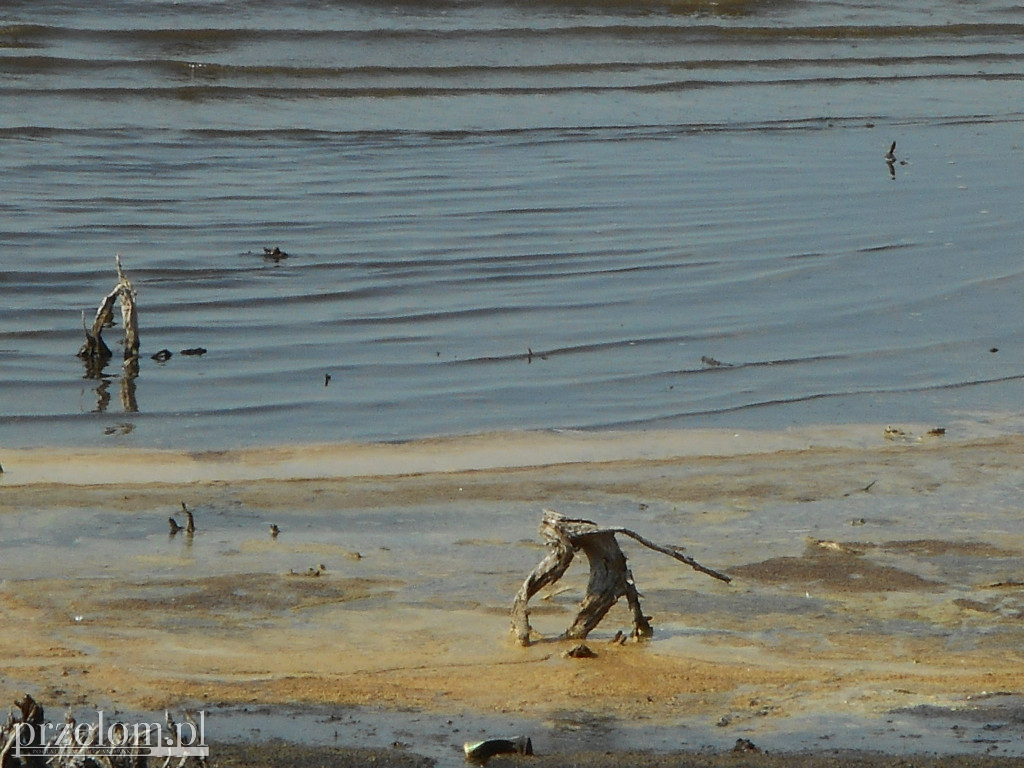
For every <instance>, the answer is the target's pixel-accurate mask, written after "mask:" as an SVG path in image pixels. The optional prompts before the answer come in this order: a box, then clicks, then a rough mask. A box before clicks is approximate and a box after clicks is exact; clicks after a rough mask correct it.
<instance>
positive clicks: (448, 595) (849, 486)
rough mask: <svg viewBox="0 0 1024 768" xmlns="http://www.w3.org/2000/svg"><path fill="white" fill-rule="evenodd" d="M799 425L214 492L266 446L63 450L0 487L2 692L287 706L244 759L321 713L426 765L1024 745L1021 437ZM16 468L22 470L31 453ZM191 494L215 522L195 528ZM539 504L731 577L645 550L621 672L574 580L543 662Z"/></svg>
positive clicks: (247, 733)
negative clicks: (825, 433)
mask: <svg viewBox="0 0 1024 768" xmlns="http://www.w3.org/2000/svg"><path fill="white" fill-rule="evenodd" d="M787 440H788V442H786V443H785V444H782V443H780V444H778V445H775V446H773V445H772V444H771V440H770V439H768V438H765V437H764V436H761V437H760V438H759V441H758V442H757V444H756V445H753V444H752V446H751V448H750V450H749V451H748V452H744V451H743V450H736V449H735V447H734V448H733V449H732V450H731V452H729V453H728V454H727V455H725V454H723V455H716V454H715V452H714V451H704V452H701V451H700V450H699V449H696V448H694V446H693V445H692V444H691V445H688V446H687V450H686V451H684V452H682V453H683V454H685V455H679V456H659V457H657V458H637V457H635V456H629V457H628V458H622V459H618V460H616V459H614V458H608V459H607V460H603V461H586V460H577V461H573V462H569V463H554V464H544V465H539V466H502V467H497V468H496V467H494V466H491V467H489V468H478V469H472V468H469V469H466V468H463V469H460V470H453V471H444V472H442V471H429V472H420V473H414V474H401V473H387V472H383V473H382V474H378V475H364V474H359V473H352V472H345V471H338V472H336V473H334V475H333V476H331V475H330V473H329V472H326V470H325V468H329V466H330V457H329V452H327V453H325V451H324V449H322V448H318V449H317V450H316V452H315V457H316V462H317V467H318V476H317V477H291V478H289V477H287V476H283V475H286V474H287V473H285V472H284V471H283V470H281V468H280V467H278V468H277V469H275V470H274V472H272V473H270V474H271V475H272V476H271V477H260V476H259V475H260V474H261V473H260V472H258V471H254V470H253V468H252V467H249V468H248V469H245V468H244V467H243V469H244V470H245V471H244V472H243V473H242V474H245V476H244V477H239V476H238V473H237V471H236V470H235V469H233V470H231V472H228V473H227V474H226V475H225V477H224V478H223V479H218V478H217V472H216V469H217V467H218V466H225V467H232V466H234V465H235V464H237V463H238V462H239V461H243V459H241V458H240V457H233V456H230V455H224V456H219V457H217V458H216V460H214V461H213V462H212V464H209V465H207V466H205V467H204V472H205V473H206V475H205V479H203V480H201V481H195V482H189V481H186V480H183V479H181V478H166V477H165V478H164V479H163V480H159V479H157V480H154V479H152V478H160V477H161V473H162V472H163V471H164V469H163V468H162V466H161V461H160V458H159V456H156V457H154V456H150V457H148V458H146V461H150V462H151V465H147V464H146V463H145V462H144V461H142V459H139V461H140V462H142V463H138V464H132V465H130V466H131V468H132V474H131V476H130V478H131V479H129V480H128V481H125V482H114V481H107V482H94V483H91V484H81V483H78V482H69V481H68V480H67V478H64V480H62V479H61V472H62V470H61V468H60V466H59V464H60V459H59V457H58V458H57V459H55V460H54V462H55V466H54V471H53V472H52V474H51V477H52V478H53V479H52V480H49V481H46V480H45V479H44V478H45V476H46V474H47V473H46V472H45V471H42V470H40V467H39V466H37V467H36V470H34V471H37V470H38V474H39V476H40V479H38V480H34V481H32V482H24V483H20V484H19V483H17V482H8V481H7V480H6V479H5V480H4V481H3V484H2V487H0V490H2V493H0V523H2V524H3V526H4V530H5V538H4V541H3V543H2V544H0V550H2V551H0V558H2V562H3V563H4V567H3V573H2V579H3V580H2V582H0V612H2V619H3V620H2V621H0V647H3V648H5V649H14V650H13V651H8V652H7V653H5V654H4V656H3V659H2V661H0V689H2V691H4V692H5V694H4V695H6V696H8V698H13V697H15V696H17V695H19V694H20V693H21V692H23V691H28V692H30V693H31V694H32V695H33V696H34V697H35V698H37V699H38V700H40V701H41V702H44V703H46V704H47V706H48V708H52V711H53V712H58V711H62V710H63V708H69V709H73V710H77V711H82V710H86V711H87V710H95V709H98V708H106V709H108V710H112V709H118V710H122V711H139V712H153V711H156V712H161V711H162V710H163V709H164V708H166V707H170V708H179V707H181V706H188V707H190V708H192V709H211V710H217V711H221V712H229V711H230V712H235V713H238V712H240V711H241V709H243V708H246V707H248V708H262V709H260V711H261V712H262V713H263V714H261V715H260V716H259V717H260V718H262V720H260V719H259V718H257V720H254V721H252V722H253V723H254V724H253V725H252V726H251V727H250V728H248V730H242V731H237V732H231V728H228V727H227V725H225V726H224V727H223V728H221V727H220V726H217V728H220V733H218V732H217V730H216V729H215V730H214V731H213V732H211V734H210V738H211V741H213V742H218V743H225V742H228V741H232V742H239V743H251V744H255V743H263V742H265V741H266V740H268V739H280V740H283V742H289V743H297V742H300V741H302V740H303V739H307V736H306V735H305V734H306V732H305V731H302V730H301V728H299V726H298V725H297V723H299V722H300V721H301V722H304V723H307V724H306V725H303V726H302V727H303V728H306V727H309V728H313V729H314V730H316V728H317V727H320V726H318V725H317V723H318V722H319V721H320V720H323V721H325V722H328V721H329V719H330V718H332V717H333V718H336V719H335V720H334V721H333V725H329V726H324V727H329V728H331V729H332V730H331V731H330V733H331V734H333V732H334V730H337V729H338V726H337V723H339V722H341V721H340V720H338V719H337V718H340V717H342V716H343V715H344V716H347V717H349V718H350V720H351V722H350V723H349V725H348V726H346V728H347V730H346V728H340V730H338V732H339V737H338V738H339V741H338V742H334V741H333V740H332V739H333V736H329V735H324V734H322V733H320V734H318V735H315V736H309V738H308V739H307V741H306V742H303V743H308V744H310V745H312V746H315V747H317V748H318V749H321V750H332V749H335V748H336V747H338V746H353V747H360V748H367V749H385V750H390V749H391V745H392V744H393V743H394V742H400V743H401V744H408V745H415V744H418V743H420V742H422V741H423V740H424V739H426V740H427V742H426V743H429V744H431V745H433V746H431V748H430V749H429V750H426V752H425V753H423V754H422V757H424V758H425V759H430V760H435V761H441V762H444V761H450V760H452V759H454V760H458V759H459V752H458V749H459V747H460V745H461V743H462V742H463V741H465V740H471V739H473V738H486V737H487V736H489V735H494V733H495V732H496V731H498V732H501V735H507V733H508V732H510V731H516V732H518V731H524V732H526V731H529V732H530V733H532V734H533V735H534V736H535V744H536V745H537V747H538V750H537V751H538V757H537V758H536V760H537V761H538V762H537V763H536V764H538V765H542V764H543V765H547V764H551V765H555V764H558V765H562V764H565V765H568V764H573V763H572V761H573V760H576V759H577V758H576V757H573V756H574V755H578V754H580V753H581V752H584V751H598V752H600V753H602V754H603V753H604V752H611V753H613V754H626V753H629V754H630V755H632V754H633V753H638V752H642V751H645V750H650V751H652V753H653V754H654V755H661V756H662V757H655V756H649V757H643V758H641V757H632V756H631V757H629V758H628V760H629V762H630V763H631V764H633V763H634V761H639V762H636V763H635V764H644V765H646V764H647V763H645V762H643V761H644V760H648V759H650V760H680V761H683V760H688V759H691V757H693V756H699V758H700V759H701V760H704V759H707V758H706V757H705V756H706V755H707V754H709V753H715V754H722V755H723V756H722V757H721V759H722V760H725V761H728V760H741V759H742V760H768V759H769V758H766V757H765V756H764V754H758V755H753V756H735V755H733V754H732V753H731V752H730V750H731V748H732V746H733V745H734V744H735V743H736V741H737V740H738V739H745V740H748V741H750V742H752V743H753V744H755V745H757V746H758V747H760V748H761V749H762V750H763V751H764V753H767V754H768V755H769V756H771V755H777V754H783V753H785V754H792V753H801V752H808V751H810V752H813V753H815V754H817V755H819V756H820V757H821V758H822V759H825V756H828V757H827V759H829V760H833V759H838V758H835V757H834V756H833V753H834V752H835V751H837V750H838V751H841V752H843V753H844V754H852V753H854V752H856V753H863V752H872V753H881V754H882V755H890V756H892V755H919V754H949V755H956V754H960V755H967V756H971V757H973V758H979V757H980V756H983V755H990V756H1001V757H1014V758H1024V738H1021V736H1022V732H1024V727H1022V726H1021V723H1024V707H1021V705H1020V701H1019V697H1020V695H1021V693H1022V692H1024V663H1022V661H1024V657H1022V654H1021V652H1020V643H1019V622H1020V618H1021V616H1024V586H1022V581H1024V534H1022V533H1021V532H1020V530H1019V510H1020V498H1021V491H1022V489H1024V460H1022V459H1021V456H1024V450H1022V449H1024V438H1022V437H1021V436H1016V435H1004V436H999V437H989V438H978V437H972V436H961V437H958V436H957V435H956V434H955V433H952V432H951V433H950V434H948V435H946V436H945V437H943V438H942V439H933V440H901V441H893V440H892V439H889V438H886V437H885V436H884V435H883V432H882V428H881V427H880V428H879V429H878V430H877V433H876V439H875V440H873V441H872V440H864V438H863V436H862V435H861V436H858V438H857V439H856V440H848V441H845V442H842V444H839V443H836V442H833V443H829V442H828V441H827V440H826V441H821V442H820V443H816V442H815V441H808V443H807V444H806V445H805V447H803V448H800V447H797V446H794V445H793V442H792V436H791V435H790V436H788V437H787ZM435 448H436V446H430V447H429V448H423V451H424V453H429V452H431V451H432V450H434V449H435ZM520 448H522V446H520ZM410 451H411V452H412V454H415V451H416V447H415V446H414V447H411V448H410V447H409V446H404V447H402V448H401V452H403V454H404V455H403V456H402V459H401V461H402V462H407V461H408V459H409V456H410ZM471 453H472V452H471V451H469V450H468V449H467V450H466V451H465V455H467V456H468V455H470V454H471ZM289 456H290V458H289V459H288V460H289V461H290V462H292V463H293V464H294V465H295V466H302V465H303V461H302V455H301V451H298V450H297V449H290V453H289ZM0 459H2V464H3V466H4V468H5V470H9V471H10V477H11V478H15V477H16V476H17V471H18V469H19V467H18V460H19V455H18V454H17V453H14V454H11V455H7V454H4V455H3V456H2V457H0ZM105 459H106V457H104V456H103V455H102V454H98V455H96V456H94V457H85V459H83V458H82V457H81V456H78V457H77V458H76V459H75V461H78V462H82V461H85V462H86V464H85V465H80V466H79V467H78V469H76V470H75V471H76V473H77V472H79V470H81V468H82V466H87V465H88V461H96V462H101V461H103V460H105ZM34 460H39V459H38V458H36V459H34ZM434 460H435V461H436V460H437V457H436V456H435V458H434ZM243 463H244V461H243ZM170 464H174V462H173V461H170ZM175 471H177V470H175ZM147 478H150V479H147ZM182 501H186V502H187V503H188V505H189V507H190V508H191V509H194V510H195V514H196V520H197V526H198V530H197V531H196V533H195V535H194V537H185V536H184V535H183V534H177V535H169V533H168V529H167V519H168V516H171V515H174V514H179V516H180V510H181V507H180V504H181V502H182ZM542 507H551V508H555V509H558V510H560V511H564V512H567V513H569V514H574V515H579V516H582V517H587V518H588V519H595V520H598V521H599V522H602V523H610V524H618V525H623V526H627V527H629V528H631V529H633V530H638V531H641V532H642V533H644V534H645V535H647V536H649V537H650V538H652V539H655V540H658V541H664V542H672V543H678V544H680V545H683V546H685V547H686V551H687V553H688V554H690V555H692V556H693V557H695V558H696V559H697V560H699V561H700V562H702V563H704V564H706V565H708V566H711V567H715V568H716V569H720V570H723V571H725V572H726V573H728V574H730V575H732V576H733V577H734V581H733V583H732V584H729V585H724V584H721V583H718V582H715V581H714V580H711V579H708V578H707V577H703V576H701V575H700V574H696V573H694V572H692V571H691V570H690V569H688V568H685V567H682V566H679V565H678V564H675V563H674V562H672V561H668V560H667V559H666V558H664V556H662V555H659V554H657V553H651V552H645V551H644V550H643V548H639V547H634V548H629V549H627V550H626V551H627V556H628V557H629V559H630V565H631V568H632V569H633V573H634V576H635V578H636V581H637V584H638V586H639V588H640V591H641V593H642V595H643V601H644V608H645V612H646V613H648V614H649V615H651V616H653V624H654V629H655V634H654V637H653V638H652V639H651V640H650V641H649V642H645V643H629V644H627V645H625V646H619V645H615V644H612V643H611V642H609V641H610V640H611V639H612V638H613V637H614V635H615V633H616V631H617V630H619V629H624V628H628V626H629V618H628V612H627V611H626V609H625V607H624V606H616V608H614V609H613V611H612V612H611V613H610V614H609V615H608V617H606V619H605V621H604V622H603V623H602V625H600V626H599V627H598V629H597V630H595V632H594V633H593V634H592V635H591V637H590V638H589V639H588V644H589V645H590V646H591V647H592V648H593V650H594V651H595V653H596V657H595V658H592V659H585V660H582V659H571V658H566V657H565V656H564V655H563V653H564V651H565V650H566V648H565V647H564V646H565V643H562V642H560V641H558V640H557V636H558V634H559V633H560V632H561V631H563V630H564V629H565V627H566V626H567V623H568V621H569V620H571V617H572V616H573V615H574V613H575V610H576V606H577V603H578V600H579V599H580V597H581V596H582V593H583V591H584V587H585V584H586V577H587V574H586V567H585V564H578V565H574V566H573V568H571V569H570V571H569V573H568V574H567V575H566V577H565V579H564V581H563V582H560V584H559V585H558V586H559V589H556V590H551V591H550V592H549V593H546V594H542V595H538V596H537V597H536V598H535V599H534V601H533V602H532V603H531V622H532V624H533V626H534V628H535V629H537V630H538V632H539V633H540V635H541V637H540V638H539V641H538V642H536V643H535V644H534V645H532V646H531V647H529V648H520V647H517V646H516V644H515V643H514V642H512V639H511V638H510V636H509V634H508V627H509V623H508V612H509V608H510V606H511V599H512V596H513V595H514V593H515V590H516V589H517V588H518V586H519V584H521V583H522V579H523V578H524V577H525V576H526V574H527V573H529V571H530V570H531V569H532V568H533V567H534V566H535V565H536V564H537V562H538V561H539V559H540V558H541V557H542V556H543V554H544V551H543V547H542V545H541V543H540V541H539V539H538V538H537V535H536V526H537V524H538V522H539V520H540V509H541V508H542ZM271 523H273V524H275V525H278V526H279V530H280V535H278V536H276V537H273V536H272V535H271V533H270V528H269V525H270V524H271ZM288 713H292V714H288ZM346 713H347V714H346ZM293 715H294V716H293ZM232 717H234V716H232ZM235 719H237V720H239V721H240V722H241V721H244V720H245V718H238V717H236V718H235ZM228 720H230V718H222V720H221V721H220V722H222V723H227V722H228ZM449 720H450V721H451V722H452V723H453V724H454V725H446V724H447V723H448V721H449ZM257 721H258V722H257ZM274 721H280V724H281V727H280V728H279V729H277V730H275V728H277V726H274V727H273V728H272V727H270V724H271V723H272V722H274ZM307 721H308V722H307ZM211 722H213V723H217V722H218V721H217V719H216V718H214V719H213V720H212V721H211ZM459 723H463V725H461V726H460V725H459ZM456 727H458V729H459V730H458V732H455V730H454V729H455V728H456ZM254 729H255V730H254ZM297 729H298V730H297ZM396 729H397V730H399V731H401V733H394V731H396ZM389 754H391V753H390V752H389ZM412 754H420V752H417V750H416V749H415V748H414V747H413V746H408V747H402V748H400V749H398V750H397V752H396V753H395V755H393V756H392V757H393V758H394V759H398V758H400V757H402V756H403V755H406V756H408V755H412ZM687 755H689V756H690V757H687ZM670 756H671V757H670ZM225 759H227V758H225ZM333 759H334V758H333V757H330V756H329V755H327V753H326V752H325V753H324V756H323V760H324V761H328V760H333ZM339 759H341V758H339ZM353 759H355V758H353ZM360 759H361V758H360ZM388 759H392V758H388ZM579 759H580V760H582V759H583V758H579ZM614 759H615V758H609V760H614ZM693 759H697V758H696V757H693ZM716 759H718V758H716ZM844 759H845V758H844ZM856 759H862V758H861V757H857V758H856ZM864 759H867V758H864ZM872 759H873V758H872ZM878 759H884V758H878ZM950 759H953V758H950ZM957 759H960V758H957ZM317 760H320V758H317ZM545 760H552V761H557V760H562V761H563V762H561V763H557V762H555V763H545V762H544V761H545ZM588 760H589V758H588ZM915 760H916V758H915ZM441 762H439V763H438V764H441ZM325 764H327V763H325ZM580 764H583V763H580ZM586 764H591V763H589V762H588V763H586ZM620 764H621V763H620ZM651 764H652V765H653V764H657V763H651ZM661 764H664V765H668V764H680V765H687V764H688V763H686V762H679V763H661ZM722 764H723V765H724V764H730V763H722ZM740 764H742V763H740ZM764 764H766V765H771V764H772V763H771V762H767V763H764ZM789 764H792V763H789ZM837 764H838V763H837ZM848 764H860V763H848ZM864 764H870V763H864ZM878 764H882V763H878ZM944 764H953V763H944ZM965 764H966V763H965ZM973 764H977V763H973ZM1008 764H1009V763H1008Z"/></svg>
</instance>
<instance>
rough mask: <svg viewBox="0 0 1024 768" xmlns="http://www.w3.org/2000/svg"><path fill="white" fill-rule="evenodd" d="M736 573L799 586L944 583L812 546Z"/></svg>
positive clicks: (883, 588)
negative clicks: (799, 554) (810, 548)
mask: <svg viewBox="0 0 1024 768" xmlns="http://www.w3.org/2000/svg"><path fill="white" fill-rule="evenodd" d="M729 572H730V573H731V574H732V575H734V576H740V577H742V578H747V579H752V580H754V581H759V582H762V583H764V584H785V585H790V586H793V587H798V588H800V589H806V588H810V587H815V588H821V587H825V588H826V589H828V590H829V591H832V592H838V593H846V592H918V591H937V590H940V589H942V588H943V587H944V585H943V584H942V583H940V582H937V581H930V580H929V579H924V578H921V577H920V576H917V575H915V574H913V573H910V572H908V571H904V570H901V569H899V568H894V567H892V566H888V565H879V564H877V563H874V562H872V561H871V560H868V559H866V558H864V557H860V556H858V555H855V554H850V553H847V552H831V551H822V550H820V549H813V550H809V551H808V552H807V553H806V554H805V555H803V556H802V557H774V558H771V559H769V560H763V561H761V562H759V563H750V564H748V565H740V566H737V567H735V568H731V569H730V571H729Z"/></svg>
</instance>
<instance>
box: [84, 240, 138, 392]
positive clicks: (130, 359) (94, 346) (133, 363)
mask: <svg viewBox="0 0 1024 768" xmlns="http://www.w3.org/2000/svg"><path fill="white" fill-rule="evenodd" d="M116 262H117V284H116V285H115V286H114V287H113V288H112V289H111V290H110V293H108V294H107V295H106V296H104V297H103V301H101V302H100V306H99V309H97V310H96V317H95V318H94V319H93V321H92V327H91V328H85V343H84V344H83V345H82V348H81V349H80V350H78V356H79V357H80V358H82V359H83V360H85V361H86V365H87V367H88V369H89V373H90V374H94V375H95V376H98V375H99V373H100V372H101V371H102V370H103V366H105V365H106V364H107V361H109V360H110V358H111V357H113V353H112V352H111V351H110V347H108V346H107V343H106V342H105V341H104V340H103V329H104V328H106V327H108V326H111V325H113V323H114V302H115V301H118V300H120V303H121V323H122V325H123V326H124V368H125V372H126V373H129V374H132V373H135V374H137V373H138V364H139V363H138V360H139V320H138V315H137V313H136V310H135V287H134V286H133V285H132V281H131V280H129V279H128V277H127V276H126V275H125V273H124V271H123V270H122V269H121V257H120V256H117V257H116ZM82 324H83V325H84V324H85V317H84V314H83V318H82Z"/></svg>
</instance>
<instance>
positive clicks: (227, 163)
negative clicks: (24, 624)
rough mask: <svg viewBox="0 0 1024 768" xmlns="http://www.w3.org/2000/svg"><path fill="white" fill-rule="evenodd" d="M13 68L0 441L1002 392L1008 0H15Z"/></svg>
mask: <svg viewBox="0 0 1024 768" xmlns="http://www.w3.org/2000/svg"><path fill="white" fill-rule="evenodd" d="M0 78H2V80H0V82H2V83H3V85H2V88H0V147H2V157H3V161H4V165H5V178H6V179H7V184H5V189H4V193H3V196H2V197H0V285H2V290H3V296H4V302H3V305H2V306H0V382H2V387H0V443H2V444H3V445H5V446H8V447H11V446H31V445H67V446H71V445H105V444H108V443H109V442H110V441H118V442H121V443H125V444H137V445H148V446H155V447H189V448H227V447H234V446H245V445H256V444H268V443H286V442H320V441H330V442H337V441H341V442H345V441H359V442H361V441H369V442H374V441H391V440H406V439H413V438H417V437H422V436H430V435H462V434H472V433H479V432H487V431H508V430H522V429H585V430H608V429H622V428H658V429H663V428H676V427H706V426H712V427H713V426H745V427H764V428H781V427H787V426H790V425H806V424H814V423H852V422H863V421H869V422H900V421H919V422H932V423H936V424H938V423H945V422H947V421H948V420H950V419H973V420H987V421H991V422H994V423H1004V422H1006V421H1007V417H1006V415H1007V414H1013V413H1017V412H1019V404H1020V402H1021V399H1022V396H1024V330H1022V324H1021V304H1020V296H1021V293H1022V290H1024V259H1022V257H1021V245H1022V243H1024V238H1022V236H1021V235H1022V225H1021V220H1020V206H1021V202H1022V199H1024V195H1022V182H1021V179H1022V178H1024V133H1022V128H1024V109H1022V106H1021V100H1020V93H1021V80H1022V79H1024V14H1022V12H1021V10H1020V8H1019V7H1018V6H1016V5H1013V4H1010V3H1008V2H1005V0H988V1H987V2H979V3H972V4H963V3H953V2H939V1H932V2H912V3H903V4H900V5H899V6H898V7H896V8H893V7H890V6H889V5H888V4H881V3H877V2H859V3H852V2H835V3H822V2H753V1H752V2H722V3H717V4H713V3H706V2H689V3H687V2H683V3H661V2H653V1H647V2H645V1H644V0H636V1H635V2H599V1H597V0H593V1H591V2H577V3H572V4H566V3H492V2H486V1H484V2H415V1H413V0H410V1H408V2H390V3H358V2H316V1H315V0H291V1H290V2H285V3H280V2H273V3H270V2H253V3H245V4H240V3H228V2H213V1H210V0H207V1H204V2H200V1H198V0H197V1H195V2H188V1H185V0H182V1H180V2H170V1H168V2H146V3H138V2H129V1H128V0H121V1H117V0H101V2H89V3H84V2H67V3H60V4H51V3H46V4H40V3H32V2H10V1H9V2H6V3H5V4H4V6H3V8H2V9H0ZM892 141H896V142H897V149H896V156H897V159H898V161H897V162H896V163H894V164H892V166H891V167H890V166H889V165H887V164H886V162H885V160H884V154H885V152H886V150H887V149H888V147H889V145H890V143H891V142H892ZM275 246H279V247H280V248H282V249H283V250H284V251H286V252H287V253H288V254H289V257H288V258H287V259H282V260H279V261H276V260H273V259H267V258H265V257H264V248H272V247H275ZM115 253H119V254H121V258H122V260H123V263H124V265H125V268H126V270H127V272H128V274H129V276H130V278H131V279H132V280H133V282H134V284H135V287H136V289H137V291H138V303H139V313H140V323H141V337H142V359H141V365H140V370H139V374H138V376H137V377H135V378H132V377H129V376H124V375H122V370H121V366H120V364H119V360H118V359H117V358H116V356H115V359H114V360H113V361H112V362H111V363H110V364H109V365H108V366H107V367H106V369H105V371H104V372H103V375H102V376H100V377H98V378H96V377H89V376H87V373H86V369H85V366H84V365H83V363H82V361H81V360H79V359H78V358H77V357H76V356H75V353H76V352H77V350H78V348H79V346H80V345H81V343H82V341H83V333H82V322H83V321H82V318H83V313H85V316H86V317H87V318H88V319H91V317H92V315H93V314H94V312H95V310H96V307H97V305H98V303H99V301H100V299H101V298H102V297H103V295H105V294H106V292H107V291H109V290H110V289H111V288H112V287H113V285H114V283H115V281H116V274H115V269H114V254H115ZM119 331H120V329H118V328H114V329H109V330H108V331H107V332H106V335H107V337H108V341H109V342H111V344H112V346H114V344H113V342H114V341H115V340H116V339H117V338H118V334H119ZM192 347H203V348H205V349H207V353H206V354H205V355H202V356H197V357H188V356H182V355H181V354H180V350H182V349H185V348H192ZM161 349H168V350H170V351H172V352H173V353H174V356H173V357H172V358H171V359H170V360H167V361H166V362H163V363H160V362H157V361H154V360H152V359H151V357H150V356H151V355H153V354H154V353H156V352H158V351H159V350H161ZM704 357H707V358H714V359H715V360H718V361H720V362H721V363H723V365H721V366H714V365H709V364H707V363H706V362H702V358H704ZM328 374H329V375H330V379H329V382H328V380H327V375H328Z"/></svg>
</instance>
